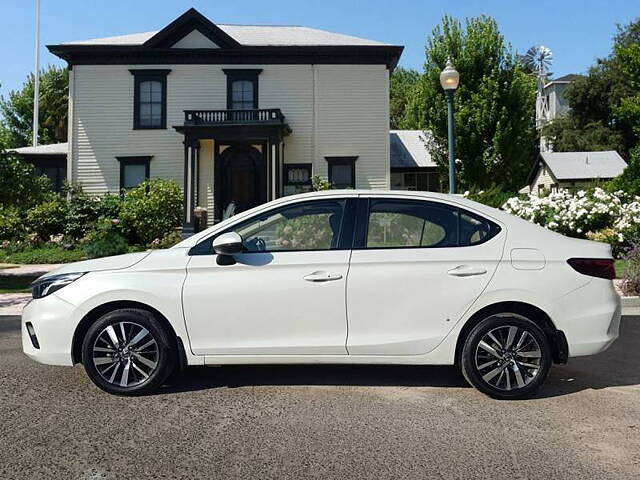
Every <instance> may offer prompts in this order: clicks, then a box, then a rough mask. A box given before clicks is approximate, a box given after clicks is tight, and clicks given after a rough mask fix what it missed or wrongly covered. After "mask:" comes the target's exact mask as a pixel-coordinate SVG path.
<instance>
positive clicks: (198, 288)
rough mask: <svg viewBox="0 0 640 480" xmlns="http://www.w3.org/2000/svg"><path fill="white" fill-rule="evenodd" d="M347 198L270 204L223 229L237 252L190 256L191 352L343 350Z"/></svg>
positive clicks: (350, 209)
mask: <svg viewBox="0 0 640 480" xmlns="http://www.w3.org/2000/svg"><path fill="white" fill-rule="evenodd" d="M355 202H356V198H355V197H353V198H351V199H349V198H346V197H345V198H342V197H327V198H325V199H320V200H307V201H304V202H296V203H294V204H288V205H286V206H284V207H279V208H275V209H272V210H269V211H267V212H265V213H261V214H258V215H256V216H255V217H253V218H250V219H248V220H245V221H243V222H241V223H239V224H237V225H235V226H232V227H231V228H230V229H227V230H225V232H227V231H235V232H237V233H238V234H240V236H241V237H242V239H243V246H244V249H243V253H241V254H239V255H236V256H234V257H233V258H232V259H229V258H226V259H224V258H221V256H219V255H216V254H214V253H212V252H211V251H207V250H206V248H205V249H204V254H201V255H193V256H192V257H191V259H190V261H189V263H188V266H187V278H186V280H185V284H184V288H183V304H184V315H185V321H186V324H187V330H188V332H189V341H190V343H191V348H192V351H193V352H194V353H195V354H204V355H311V354H313V355H346V353H347V352H346V347H345V344H346V336H347V321H346V306H345V282H346V279H347V273H348V268H349V255H350V248H351V244H352V239H353V217H354V213H355ZM225 232H220V233H225ZM213 238H214V237H212V238H210V239H207V240H205V242H207V243H206V244H205V245H209V244H210V242H211V241H212V239H213ZM194 250H195V251H198V249H194ZM200 250H201V251H202V248H201V249H200ZM221 260H224V261H221ZM229 260H230V261H229Z"/></svg>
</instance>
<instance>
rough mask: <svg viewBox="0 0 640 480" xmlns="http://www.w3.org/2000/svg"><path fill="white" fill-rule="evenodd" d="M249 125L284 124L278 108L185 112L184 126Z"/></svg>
mask: <svg viewBox="0 0 640 480" xmlns="http://www.w3.org/2000/svg"><path fill="white" fill-rule="evenodd" d="M249 123H284V115H283V114H282V112H281V111H280V109H279V108H260V109H254V110H185V111H184V124H185V125H224V124H249Z"/></svg>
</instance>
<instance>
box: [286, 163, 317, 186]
mask: <svg viewBox="0 0 640 480" xmlns="http://www.w3.org/2000/svg"><path fill="white" fill-rule="evenodd" d="M289 170H307V171H308V172H309V180H308V181H306V182H291V181H289ZM312 175H313V164H311V163H284V164H282V180H283V183H284V185H311V184H312V182H311V177H312Z"/></svg>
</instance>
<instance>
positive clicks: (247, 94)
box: [223, 68, 262, 110]
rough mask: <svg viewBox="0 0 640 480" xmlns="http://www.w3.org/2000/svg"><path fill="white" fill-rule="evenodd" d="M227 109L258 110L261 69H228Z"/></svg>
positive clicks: (226, 70)
mask: <svg viewBox="0 0 640 480" xmlns="http://www.w3.org/2000/svg"><path fill="white" fill-rule="evenodd" d="M223 71H224V73H225V74H226V75H227V109H228V110H255V109H257V108H258V76H259V75H260V73H262V70H261V69H227V68H225V69H224V70H223Z"/></svg>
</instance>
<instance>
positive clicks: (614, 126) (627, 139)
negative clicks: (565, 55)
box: [542, 19, 640, 158]
mask: <svg viewBox="0 0 640 480" xmlns="http://www.w3.org/2000/svg"><path fill="white" fill-rule="evenodd" d="M565 96H566V99H567V101H568V102H569V106H570V107H571V110H570V112H569V113H568V115H567V116H566V117H565V118H563V119H558V120H554V121H553V122H552V123H550V124H548V125H547V126H545V127H544V128H543V131H542V133H543V135H544V136H546V137H548V138H549V140H550V142H551V144H552V146H553V149H554V150H555V151H560V152H563V151H576V150H583V151H584V150H587V151H598V150H617V151H619V152H620V153H621V154H622V155H623V156H624V157H625V158H629V153H630V151H631V150H632V149H633V148H634V146H635V145H636V144H637V143H638V138H639V135H640V19H638V20H636V21H634V22H632V23H630V24H628V25H626V26H624V27H618V33H617V34H616V36H615V37H614V39H613V49H612V52H611V54H610V55H609V56H608V57H606V58H603V59H598V60H597V62H596V64H595V65H594V66H592V67H591V68H590V69H589V72H588V74H587V75H586V76H584V77H582V78H579V79H577V80H575V81H574V82H573V83H571V85H569V86H568V87H567V89H566V91H565Z"/></svg>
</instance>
